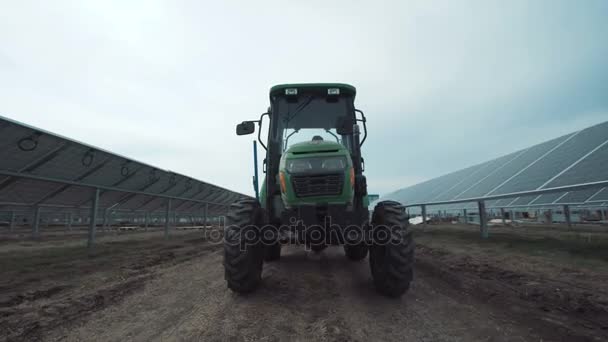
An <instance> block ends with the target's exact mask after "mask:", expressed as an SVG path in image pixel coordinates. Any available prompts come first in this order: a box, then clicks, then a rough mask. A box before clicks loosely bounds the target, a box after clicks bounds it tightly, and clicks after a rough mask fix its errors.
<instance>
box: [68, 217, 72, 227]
mask: <svg viewBox="0 0 608 342" xmlns="http://www.w3.org/2000/svg"><path fill="white" fill-rule="evenodd" d="M68 230H69V231H72V213H68Z"/></svg>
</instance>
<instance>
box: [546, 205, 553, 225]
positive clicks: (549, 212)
mask: <svg viewBox="0 0 608 342" xmlns="http://www.w3.org/2000/svg"><path fill="white" fill-rule="evenodd" d="M547 223H548V224H552V223H553V210H551V209H549V210H547Z"/></svg>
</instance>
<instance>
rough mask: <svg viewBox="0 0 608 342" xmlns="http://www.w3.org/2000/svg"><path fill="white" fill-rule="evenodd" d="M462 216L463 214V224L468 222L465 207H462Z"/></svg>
mask: <svg viewBox="0 0 608 342" xmlns="http://www.w3.org/2000/svg"><path fill="white" fill-rule="evenodd" d="M462 216H464V224H468V223H469V218H468V217H467V210H466V209H462Z"/></svg>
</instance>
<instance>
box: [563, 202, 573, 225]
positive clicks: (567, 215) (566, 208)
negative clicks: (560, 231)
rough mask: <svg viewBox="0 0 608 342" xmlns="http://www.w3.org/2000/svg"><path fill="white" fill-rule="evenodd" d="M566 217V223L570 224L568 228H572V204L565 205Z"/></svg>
mask: <svg viewBox="0 0 608 342" xmlns="http://www.w3.org/2000/svg"><path fill="white" fill-rule="evenodd" d="M564 217H565V218H566V224H567V225H568V229H572V220H571V218H570V206H569V205H567V204H566V205H564Z"/></svg>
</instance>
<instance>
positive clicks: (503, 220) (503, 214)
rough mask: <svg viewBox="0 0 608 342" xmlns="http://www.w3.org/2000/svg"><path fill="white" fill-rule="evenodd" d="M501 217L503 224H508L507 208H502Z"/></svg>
mask: <svg viewBox="0 0 608 342" xmlns="http://www.w3.org/2000/svg"><path fill="white" fill-rule="evenodd" d="M500 217H501V218H502V225H503V226H506V225H507V219H506V218H505V208H500Z"/></svg>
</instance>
